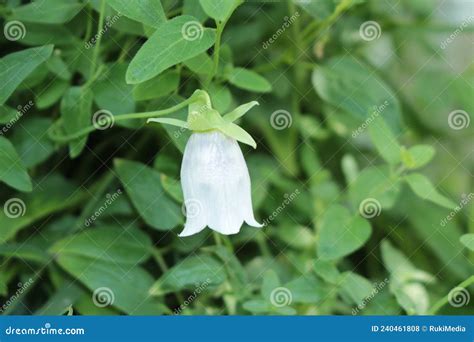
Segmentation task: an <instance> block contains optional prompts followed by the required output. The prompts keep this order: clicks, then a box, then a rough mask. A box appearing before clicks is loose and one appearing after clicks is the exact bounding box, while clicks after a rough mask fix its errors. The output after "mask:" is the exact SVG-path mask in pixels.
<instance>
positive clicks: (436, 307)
mask: <svg viewBox="0 0 474 342" xmlns="http://www.w3.org/2000/svg"><path fill="white" fill-rule="evenodd" d="M471 284H474V275H473V276H470V277H469V278H467V279H466V280H464V281H463V282H462V283H460V284H459V285H458V286H456V287H461V288H463V289H464V288H466V287H468V286H469V285H471ZM448 302H449V293H448V294H447V295H446V296H444V297H443V298H441V299H440V300H438V301H437V302H436V303H435V304H434V305H433V306H432V307H431V309H430V310H429V311H428V314H430V315H435V314H436V313H437V312H438V311H439V309H441V308H442V307H443V306H445V305H446V303H448Z"/></svg>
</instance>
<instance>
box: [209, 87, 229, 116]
mask: <svg viewBox="0 0 474 342" xmlns="http://www.w3.org/2000/svg"><path fill="white" fill-rule="evenodd" d="M208 91H209V96H210V97H211V102H212V107H213V108H215V109H216V110H217V111H218V112H219V113H224V112H225V111H226V110H228V109H229V107H230V105H231V104H232V93H231V92H230V90H229V88H227V87H226V86H224V85H222V84H217V83H211V84H210V85H209V88H208Z"/></svg>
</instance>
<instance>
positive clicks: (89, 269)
mask: <svg viewBox="0 0 474 342" xmlns="http://www.w3.org/2000/svg"><path fill="white" fill-rule="evenodd" d="M56 261H57V263H58V264H59V265H60V266H61V267H62V268H63V269H64V270H65V271H67V272H68V273H69V274H71V275H72V276H73V277H75V278H76V279H78V280H79V281H80V282H81V283H83V284H84V285H86V286H87V287H88V288H89V289H90V290H91V291H92V292H94V291H96V293H95V296H94V294H93V296H94V297H93V298H96V301H97V302H98V303H102V304H101V305H103V304H105V303H110V306H114V307H116V308H118V309H120V310H122V311H124V312H126V313H128V314H130V315H160V314H162V313H163V306H162V305H161V303H160V302H158V301H157V300H155V299H153V298H151V297H150V296H149V295H148V289H149V288H150V287H151V285H152V284H153V278H152V277H151V275H150V274H148V273H147V272H146V271H145V270H144V269H142V268H141V267H138V266H130V265H127V266H126V267H124V265H118V264H116V263H109V262H106V261H103V260H98V259H91V258H88V257H84V256H79V255H69V254H64V255H59V257H58V258H57V259H56ZM100 294H102V295H103V298H102V301H101V298H100V297H99V295H100ZM105 299H107V300H105Z"/></svg>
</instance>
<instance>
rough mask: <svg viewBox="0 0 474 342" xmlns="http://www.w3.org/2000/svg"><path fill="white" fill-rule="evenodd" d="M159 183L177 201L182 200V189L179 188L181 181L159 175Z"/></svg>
mask: <svg viewBox="0 0 474 342" xmlns="http://www.w3.org/2000/svg"><path fill="white" fill-rule="evenodd" d="M161 185H163V188H164V189H165V191H166V192H167V193H168V194H169V195H170V196H171V197H172V198H174V199H175V200H176V201H178V202H179V203H183V202H184V198H183V190H182V189H181V182H180V181H178V180H176V179H173V178H171V177H168V176H167V175H163V174H162V175H161Z"/></svg>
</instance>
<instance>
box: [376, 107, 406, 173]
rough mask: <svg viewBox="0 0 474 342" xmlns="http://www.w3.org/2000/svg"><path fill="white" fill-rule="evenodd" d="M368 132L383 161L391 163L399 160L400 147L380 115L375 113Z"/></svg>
mask: <svg viewBox="0 0 474 342" xmlns="http://www.w3.org/2000/svg"><path fill="white" fill-rule="evenodd" d="M369 134H370V137H371V138H372V142H373V143H374V145H375V147H376V148H377V151H378V152H379V153H380V155H381V156H382V158H383V159H385V161H387V162H388V163H389V164H392V165H395V164H398V163H399V162H400V149H401V147H400V145H399V144H398V142H397V138H396V137H395V136H394V135H393V133H392V131H391V130H390V128H389V127H388V126H387V124H386V123H385V121H384V119H383V118H382V117H381V116H380V115H377V116H376V117H375V119H374V120H373V121H372V122H371V123H370V124H369Z"/></svg>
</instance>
